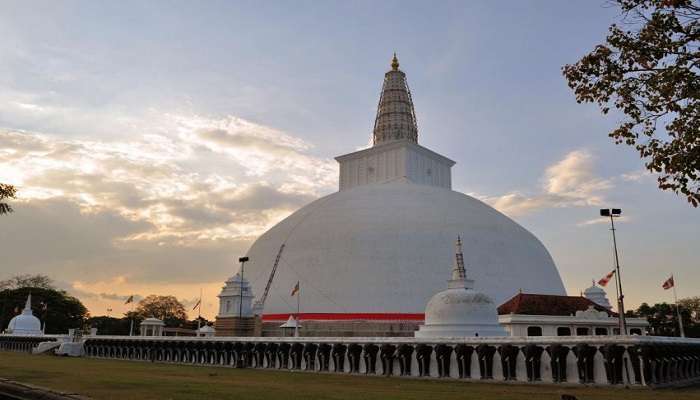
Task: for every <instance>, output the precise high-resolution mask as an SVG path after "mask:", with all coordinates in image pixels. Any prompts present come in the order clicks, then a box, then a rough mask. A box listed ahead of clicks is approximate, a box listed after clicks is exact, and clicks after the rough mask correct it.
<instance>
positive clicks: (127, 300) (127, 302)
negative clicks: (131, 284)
mask: <svg viewBox="0 0 700 400" xmlns="http://www.w3.org/2000/svg"><path fill="white" fill-rule="evenodd" d="M133 302H134V295H133V294H132V295H131V296H129V298H128V299H126V302H124V304H129V303H133Z"/></svg>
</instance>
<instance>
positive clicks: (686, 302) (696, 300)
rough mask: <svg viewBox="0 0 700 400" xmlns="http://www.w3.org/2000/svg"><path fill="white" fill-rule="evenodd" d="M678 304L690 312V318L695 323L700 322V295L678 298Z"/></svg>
mask: <svg viewBox="0 0 700 400" xmlns="http://www.w3.org/2000/svg"><path fill="white" fill-rule="evenodd" d="M678 305H680V306H681V309H686V310H688V311H689V312H690V318H691V319H692V321H693V323H697V324H700V296H695V297H686V298H685V299H680V300H678Z"/></svg>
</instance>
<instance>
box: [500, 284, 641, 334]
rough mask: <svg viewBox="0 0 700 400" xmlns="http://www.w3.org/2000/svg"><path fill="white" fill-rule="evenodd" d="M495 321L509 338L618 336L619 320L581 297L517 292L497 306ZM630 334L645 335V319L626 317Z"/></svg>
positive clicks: (607, 310)
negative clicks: (496, 320)
mask: <svg viewBox="0 0 700 400" xmlns="http://www.w3.org/2000/svg"><path fill="white" fill-rule="evenodd" d="M498 314H499V316H498V321H499V323H500V324H501V325H502V326H503V327H504V328H505V330H506V331H507V332H508V334H509V335H510V336H589V335H618V334H619V333H620V332H619V329H618V321H619V320H618V317H617V314H616V313H614V312H612V311H611V310H610V309H608V308H606V307H603V306H602V305H599V304H596V303H594V302H592V301H591V300H589V299H587V298H585V297H583V296H552V295H540V294H530V293H518V294H517V295H515V296H513V298H511V299H510V300H508V301H507V302H505V303H503V304H502V305H501V306H500V307H498ZM626 321H627V329H628V332H629V333H630V334H633V335H645V334H646V329H647V327H648V326H649V323H648V322H647V320H646V319H644V318H626Z"/></svg>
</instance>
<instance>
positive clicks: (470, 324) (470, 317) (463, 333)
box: [415, 237, 507, 338]
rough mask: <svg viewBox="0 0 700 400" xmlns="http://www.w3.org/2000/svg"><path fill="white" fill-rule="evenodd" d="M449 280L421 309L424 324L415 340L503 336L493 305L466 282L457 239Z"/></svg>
mask: <svg viewBox="0 0 700 400" xmlns="http://www.w3.org/2000/svg"><path fill="white" fill-rule="evenodd" d="M456 247H457V250H456V255H455V266H454V268H453V269H452V279H450V280H449V281H448V284H447V290H444V291H442V292H440V293H438V294H436V295H435V296H433V298H431V299H430V301H429V302H428V305H427V307H426V308H425V325H421V326H420V328H419V330H418V331H416V332H415V336H416V337H418V338H428V337H473V336H506V335H507V334H506V331H505V330H504V329H503V328H502V327H501V325H499V324H498V311H497V310H496V304H495V303H494V302H493V300H491V298H490V297H488V296H487V295H485V294H483V293H480V292H477V291H475V290H474V281H473V280H471V279H467V272H466V269H465V268H464V255H463V254H462V240H461V238H460V237H457V246H456Z"/></svg>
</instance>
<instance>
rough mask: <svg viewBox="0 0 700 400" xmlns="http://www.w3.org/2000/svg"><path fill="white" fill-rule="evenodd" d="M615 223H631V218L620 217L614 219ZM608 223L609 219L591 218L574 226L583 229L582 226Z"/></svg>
mask: <svg viewBox="0 0 700 400" xmlns="http://www.w3.org/2000/svg"><path fill="white" fill-rule="evenodd" d="M616 220H617V221H620V222H630V221H632V218H630V217H629V216H626V215H622V216H620V217H617V218H616ZM609 223H610V218H592V219H589V220H586V221H582V222H579V223H578V224H576V226H579V227H584V226H591V225H600V224H609Z"/></svg>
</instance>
